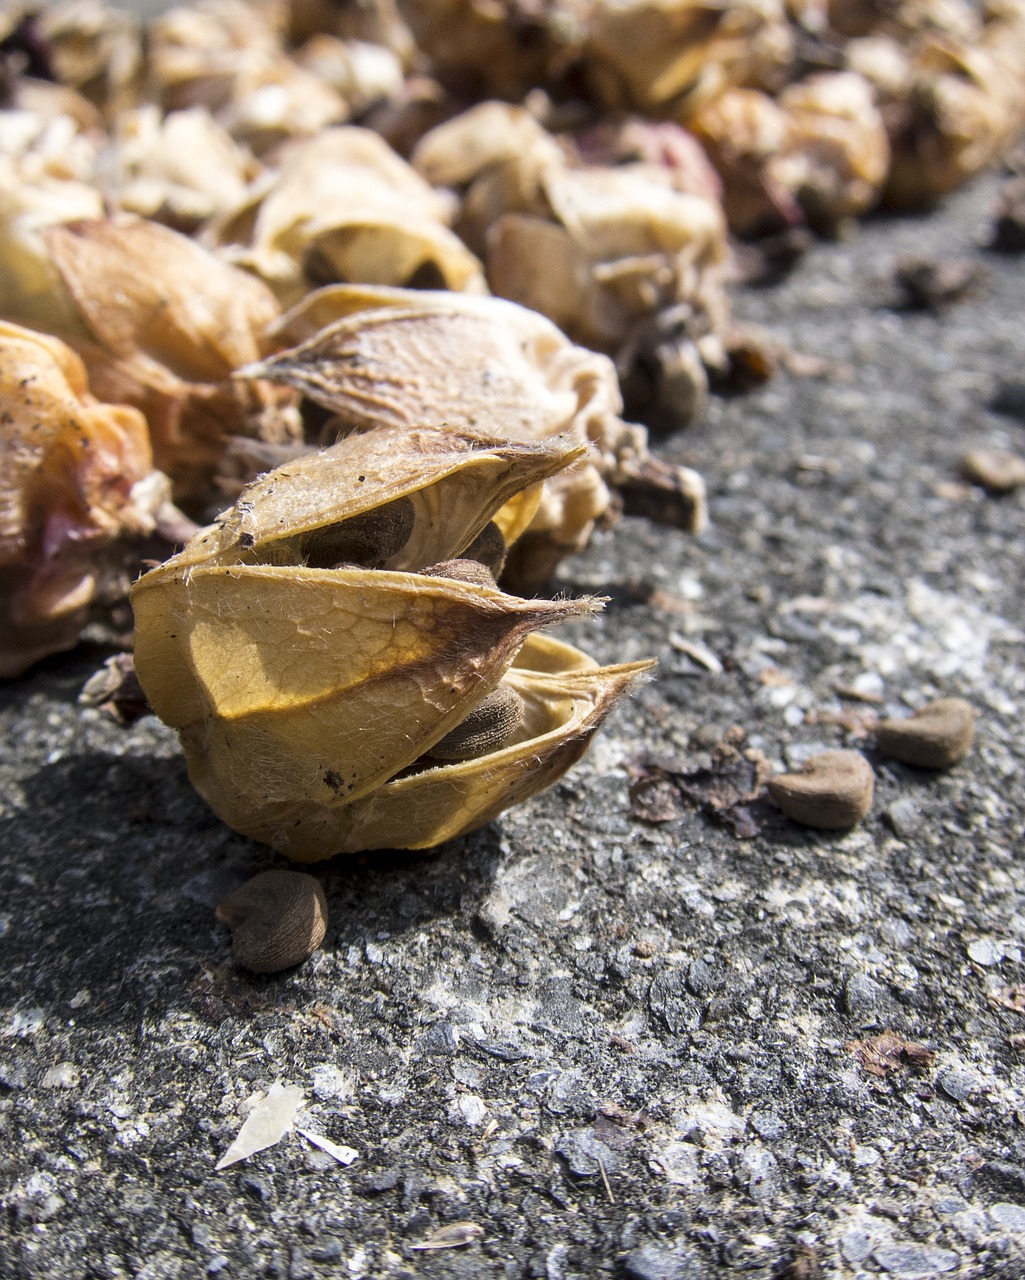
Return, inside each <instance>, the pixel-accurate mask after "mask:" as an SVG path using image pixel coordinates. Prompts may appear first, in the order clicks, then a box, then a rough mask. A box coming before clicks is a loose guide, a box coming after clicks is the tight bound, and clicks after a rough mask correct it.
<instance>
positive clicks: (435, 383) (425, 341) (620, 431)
mask: <svg viewBox="0 0 1025 1280" xmlns="http://www.w3.org/2000/svg"><path fill="white" fill-rule="evenodd" d="M274 332H275V335H276V336H279V337H280V338H282V339H284V340H292V341H297V340H298V341H299V343H300V345H299V346H298V347H295V348H293V349H291V350H288V351H284V352H281V353H280V354H279V355H277V356H275V357H272V358H271V359H269V360H267V361H264V362H262V363H260V364H258V365H256V366H254V367H253V368H252V369H251V370H243V372H244V373H252V374H253V376H256V377H262V378H270V379H275V380H277V379H280V380H281V381H283V382H285V383H287V384H288V385H290V386H294V387H296V388H298V389H299V390H300V391H302V392H303V393H304V394H306V395H308V396H310V397H311V398H312V399H314V400H316V401H317V402H318V403H319V404H321V405H323V406H324V407H326V408H328V409H331V410H332V411H333V412H335V413H336V414H338V417H339V420H340V426H341V429H343V430H349V431H351V430H365V429H367V428H370V427H373V426H376V425H379V424H396V425H397V424H402V423H409V424H413V423H416V422H435V423H437V422H448V423H449V424H451V425H453V426H460V427H466V428H469V429H476V427H477V425H478V424H480V423H482V422H486V423H493V424H496V425H497V426H498V427H499V428H500V429H501V431H502V433H503V434H504V435H506V436H508V437H509V438H510V439H514V440H543V439H546V438H549V437H551V436H554V435H557V434H560V433H563V432H570V433H571V434H572V435H573V437H574V438H575V439H576V440H577V441H578V442H579V443H581V444H584V443H589V444H591V445H592V446H593V447H594V450H595V453H594V455H593V457H592V458H588V459H582V460H581V461H580V462H578V463H577V464H576V466H574V467H572V468H567V469H566V470H564V471H562V472H560V473H559V474H558V475H555V476H553V477H552V478H551V479H550V480H549V481H548V482H547V483H546V485H545V489H544V494H543V496H542V499H541V503H540V506H539V507H538V508H537V510H536V511H535V513H534V516H533V519H532V521H531V522H530V530H529V533H528V534H527V536H526V537H525V538H524V539H523V541H522V543H521V544H520V546H519V547H518V548H514V549H513V553H512V559H513V561H514V562H515V568H516V574H517V577H516V581H517V583H518V585H520V586H521V587H536V586H539V585H541V584H543V583H544V582H545V581H546V580H547V578H548V576H549V575H550V574H551V572H552V570H553V569H554V567H555V565H556V564H557V563H558V561H559V559H560V558H561V557H562V556H565V555H567V554H569V553H571V552H573V551H575V550H577V549H579V548H580V547H581V546H583V545H584V543H585V542H586V541H587V538H588V537H589V536H590V533H591V530H592V529H593V527H594V524H595V521H596V520H598V519H600V518H601V517H602V516H603V515H605V513H606V512H607V511H608V510H609V507H610V501H611V499H610V493H609V486H610V485H611V486H616V485H619V484H626V483H630V482H633V481H635V480H636V479H638V478H640V477H642V476H643V475H646V474H647V469H648V468H649V466H650V465H651V464H652V460H651V459H650V458H649V455H648V452H647V437H646V433H645V431H644V429H643V428H642V427H638V426H634V425H632V424H630V423H625V422H624V421H623V419H622V418H621V417H620V410H621V401H620V397H619V388H618V385H617V382H616V374H615V370H614V368H613V367H612V365H611V363H610V362H609V360H608V359H607V358H606V357H605V356H602V355H600V354H597V353H594V352H590V351H585V350H584V349H582V348H581V347H577V346H574V345H573V344H572V343H570V342H569V341H568V340H567V339H566V338H565V337H564V336H563V335H562V334H561V333H560V332H559V331H558V329H556V328H555V326H554V325H552V324H551V323H550V322H549V321H548V320H546V319H545V318H544V317H543V316H540V315H538V314H536V313H535V312H532V311H529V310H527V309H526V308H523V307H519V306H516V305H515V304H513V303H510V302H506V301H503V300H501V299H498V298H478V297H472V296H468V295H456V294H444V293H434V292H431V291H412V290H398V289H372V288H369V287H357V286H335V287H334V288H328V289H323V290H320V291H318V292H317V293H314V294H311V295H310V297H309V298H307V299H306V300H305V301H304V302H303V303H301V304H300V305H299V306H298V307H296V308H294V309H293V310H292V311H291V312H289V313H288V314H287V315H286V316H284V317H283V318H282V321H281V322H280V324H279V325H278V326H277V327H276V329H275V331H274ZM663 478H664V481H665V487H666V489H667V491H668V490H669V489H672V490H673V491H674V492H675V493H676V495H677V499H678V500H677V502H676V505H675V507H674V506H673V503H672V501H670V499H669V495H668V492H667V500H666V504H665V508H664V509H665V511H666V512H667V516H666V518H667V520H672V521H674V522H676V523H678V524H681V525H682V526H683V527H689V528H691V529H694V528H699V527H700V525H701V521H702V519H703V510H704V508H703V490H702V488H701V484H700V478H699V477H697V476H695V474H694V473H693V472H689V471H686V470H685V469H682V468H667V469H666V474H665V476H664V477H663Z"/></svg>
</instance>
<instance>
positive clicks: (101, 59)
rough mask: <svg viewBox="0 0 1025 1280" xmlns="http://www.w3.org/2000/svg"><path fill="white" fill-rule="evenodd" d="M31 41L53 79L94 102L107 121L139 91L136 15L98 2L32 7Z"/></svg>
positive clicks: (83, 0)
mask: <svg viewBox="0 0 1025 1280" xmlns="http://www.w3.org/2000/svg"><path fill="white" fill-rule="evenodd" d="M32 9H33V11H34V12H35V14H36V15H37V17H36V19H35V21H36V23H37V27H36V37H37V39H38V40H39V42H40V44H41V46H42V47H43V48H45V50H46V57H47V61H48V62H49V69H50V72H51V74H52V76H53V77H54V79H55V80H57V81H59V82H60V83H61V84H63V85H67V86H68V87H69V88H71V89H74V90H76V91H77V92H78V93H80V94H82V96H83V97H85V98H87V99H88V100H89V101H90V102H92V103H94V104H95V105H96V106H97V107H99V109H100V110H101V111H102V112H103V114H104V116H105V117H106V118H107V119H108V120H113V119H115V118H116V116H117V115H118V113H119V112H121V111H125V110H127V109H128V108H129V107H132V106H134V105H135V104H136V103H137V102H138V100H139V96H140V94H141V92H142V82H143V54H142V26H141V23H140V21H139V19H138V17H137V16H135V15H134V14H131V13H127V12H125V11H124V10H123V9H119V8H115V7H114V6H113V5H106V4H101V3H97V0H63V2H62V3H58V4H44V5H33V6H32Z"/></svg>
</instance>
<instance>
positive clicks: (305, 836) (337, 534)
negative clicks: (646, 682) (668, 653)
mask: <svg viewBox="0 0 1025 1280" xmlns="http://www.w3.org/2000/svg"><path fill="white" fill-rule="evenodd" d="M582 453H583V447H582V446H581V445H579V444H577V443H574V442H572V441H567V440H566V439H565V438H559V437H556V438H554V439H550V440H545V441H541V442H538V443H510V442H509V441H507V440H496V439H492V438H488V437H483V436H478V435H475V434H472V433H470V432H465V431H452V430H445V429H433V430H432V429H426V428H423V429H411V428H390V429H383V430H378V431H371V432H368V433H366V434H364V435H360V436H354V437H351V438H349V439H347V440H345V441H343V442H342V443H341V444H339V445H336V446H335V447H334V448H333V449H329V450H326V451H325V452H324V453H322V454H318V455H315V456H313V457H310V458H307V459H302V460H300V461H298V462H296V463H293V464H290V465H288V466H285V467H282V468H279V469H278V470H277V471H274V472H271V473H270V474H268V475H267V476H264V477H263V478H262V479H260V480H258V481H256V482H255V483H254V484H252V485H250V486H249V487H248V488H247V489H246V490H245V491H244V493H243V495H242V498H241V500H240V501H239V503H238V504H237V505H236V506H235V507H234V508H233V509H232V510H230V511H229V512H227V513H226V514H225V515H224V516H223V517H222V518H221V519H220V520H219V521H218V523H217V524H215V525H213V526H211V527H209V528H208V529H205V530H203V531H202V532H201V533H199V534H198V535H197V536H196V537H195V538H194V539H193V540H192V541H191V542H190V543H189V544H188V546H187V547H186V548H185V550H184V551H183V552H181V553H180V554H179V555H178V556H176V557H174V558H173V559H172V560H170V561H168V562H167V563H166V564H163V565H161V566H159V567H158V568H157V569H154V570H152V571H151V572H149V573H148V574H146V575H145V576H144V577H143V578H142V579H140V581H139V582H138V584H137V585H136V587H135V590H134V592H133V605H134V608H135V614H136V669H137V671H138V675H139V679H140V681H141V683H142V686H143V688H144V690H145V692H146V694H147V696H148V698H149V700H150V704H151V706H152V707H153V709H154V711H155V712H156V713H157V714H158V715H159V716H160V717H161V718H162V719H163V720H165V721H166V722H167V723H168V724H170V725H171V726H172V727H174V728H175V729H177V730H178V732H179V735H180V737H181V741H182V745H183V747H184V750H185V753H186V756H187V759H188V763H189V771H190V776H191V777H192V780H193V782H194V784H195V785H196V786H197V788H198V789H199V790H200V792H201V793H202V794H203V795H204V796H205V797H206V799H207V800H208V801H209V803H210V804H211V806H212V807H213V808H214V809H215V811H216V812H217V813H218V814H219V815H220V816H221V817H222V818H223V819H224V820H225V821H226V822H228V823H229V824H230V825H231V826H233V827H234V828H235V829H236V830H238V831H241V832H244V833H245V834H247V835H250V836H253V837H255V838H256V839H259V840H263V841H265V842H266V843H268V844H270V845H272V846H273V847H274V848H276V849H278V850H280V851H281V852H283V853H286V854H288V855H289V856H290V857H293V858H299V859H302V860H315V859H319V858H325V857H330V856H331V855H333V854H335V853H340V852H352V851H356V850H359V849H372V848H387V847H401V848H423V847H427V846H429V845H433V844H437V843H439V842H440V841H442V840H446V839H450V838H452V837H454V836H457V835H460V834H462V833H464V832H466V831H470V830H473V829H474V828H476V827H478V826H481V825H483V824H484V823H486V822H488V821H490V820H491V818H493V817H494V816H495V815H496V814H498V813H499V812H501V810H502V809H504V808H506V807H507V806H509V805H510V804H513V803H516V802H517V801H518V800H521V799H523V798H525V797H526V796H528V795H531V794H533V793H534V792H535V791H537V790H540V789H541V788H542V787H544V786H546V785H548V783H550V782H552V781H554V779H555V778H557V777H558V776H559V775H560V774H561V773H563V772H564V771H565V770H566V769H567V768H569V766H570V765H571V764H573V763H574V762H575V761H576V760H577V759H578V758H579V757H580V755H582V754H583V752H584V750H585V749H586V746H587V743H588V741H589V739H590V737H591V735H592V734H593V733H594V732H595V730H596V729H597V727H598V725H599V724H600V722H601V721H602V719H603V718H604V717H605V716H606V714H607V713H608V712H609V711H610V710H611V709H612V707H613V706H614V705H615V703H616V702H617V700H618V699H619V698H620V697H621V696H622V695H623V694H624V693H625V692H626V690H627V688H628V687H629V685H630V684H631V683H632V682H633V680H634V679H635V678H636V677H637V676H638V675H639V673H640V672H642V671H644V670H645V669H647V668H648V667H649V666H650V665H651V664H650V663H646V662H640V663H629V664H624V665H621V666H615V667H604V668H602V667H598V666H597V665H596V664H595V663H594V662H593V661H592V660H591V659H590V658H588V657H587V656H586V655H585V654H583V653H581V652H580V651H579V650H577V649H574V648H572V647H571V646H569V645H566V644H563V643H561V642H559V641H555V640H550V639H546V638H544V637H541V636H537V635H534V634H532V633H533V632H535V631H536V630H537V629H538V628H539V627H544V626H547V625H549V624H551V623H553V622H559V621H563V620H565V619H567V618H571V617H575V616H580V615H583V614H588V613H591V612H593V611H594V610H595V609H596V608H598V607H599V604H598V602H597V601H594V600H586V599H585V600H558V601H554V600H521V599H518V598H516V597H514V596H510V595H507V594H505V593H504V592H502V591H500V590H499V589H498V588H497V587H496V586H495V585H494V579H493V576H492V573H493V568H500V566H501V558H502V554H503V553H504V549H505V547H506V546H507V545H509V544H511V543H513V542H514V541H515V539H516V538H517V537H518V536H519V534H520V533H521V532H522V531H523V530H524V529H525V528H526V527H527V526H528V525H529V524H530V522H531V520H532V519H533V516H534V513H535V509H536V507H537V504H538V502H539V500H540V491H541V486H542V484H543V482H544V481H545V480H546V479H547V478H548V477H549V476H552V475H554V474H555V473H557V472H558V471H560V470H561V469H562V468H565V467H566V466H568V465H570V464H571V463H573V462H574V461H575V460H576V459H577V458H579V457H580V455H581V454H582ZM475 554H480V555H481V556H482V557H483V560H484V562H481V561H475V560H474V558H473V557H474V555H475ZM485 562H486V563H485Z"/></svg>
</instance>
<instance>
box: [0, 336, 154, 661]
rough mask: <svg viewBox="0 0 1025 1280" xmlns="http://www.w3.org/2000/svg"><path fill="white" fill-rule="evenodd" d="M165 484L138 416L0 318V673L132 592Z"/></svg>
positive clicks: (48, 340) (47, 649) (64, 354)
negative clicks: (98, 393) (133, 551)
mask: <svg viewBox="0 0 1025 1280" xmlns="http://www.w3.org/2000/svg"><path fill="white" fill-rule="evenodd" d="M169 488H170V487H169V485H168V483H167V480H166V478H165V477H164V476H162V475H160V474H159V473H158V472H155V471H154V470H153V462H152V455H151V452H150V446H149V439H148V436H147V431H146V423H145V420H144V419H143V417H142V415H141V414H140V413H138V412H137V411H136V410H135V409H131V408H128V407H127V406H124V405H111V404H102V403H100V402H99V401H98V400H97V399H96V398H95V397H94V396H93V395H91V394H90V391H89V387H88V383H87V381H86V374H85V369H84V367H83V365H82V362H81V360H80V359H79V358H78V356H76V355H75V353H74V352H73V351H72V350H70V348H68V347H67V346H66V345H65V344H64V343H63V342H61V341H60V340H59V339H57V338H54V337H51V336H49V335H46V334H40V333H35V332H33V331H32V330H29V329H23V328H21V327H20V326H18V325H13V324H5V323H2V322H0V676H13V675H18V674H20V673H21V672H22V671H24V670H25V669H26V668H27V667H28V666H30V665H31V664H32V663H33V662H35V661H37V660H38V659H39V658H42V657H45V656H46V655H47V654H50V653H55V652H58V651H60V650H62V649H68V648H71V647H72V646H73V645H74V644H75V643H76V642H77V640H78V637H79V634H80V633H81V631H82V628H83V627H84V626H85V625H86V623H87V622H88V621H89V619H90V614H91V610H92V609H93V608H94V606H97V605H99V604H102V603H106V602H108V601H107V597H109V596H112V595H115V594H117V595H123V594H124V592H125V591H127V586H128V582H127V573H126V572H125V570H124V564H123V561H124V560H125V559H127V558H128V557H127V555H126V553H124V552H123V550H122V549H123V547H125V546H126V545H128V544H130V543H131V542H132V540H133V539H139V538H141V537H143V536H144V535H146V534H149V533H150V532H152V530H153V528H154V525H155V521H156V515H157V512H158V511H159V510H160V508H161V507H162V506H163V504H164V503H165V502H166V501H167V500H168V497H169Z"/></svg>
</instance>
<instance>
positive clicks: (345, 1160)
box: [296, 1128, 359, 1166]
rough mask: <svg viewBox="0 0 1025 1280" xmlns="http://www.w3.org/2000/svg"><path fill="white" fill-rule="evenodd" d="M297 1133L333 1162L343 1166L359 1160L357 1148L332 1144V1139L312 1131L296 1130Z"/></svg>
mask: <svg viewBox="0 0 1025 1280" xmlns="http://www.w3.org/2000/svg"><path fill="white" fill-rule="evenodd" d="M296 1133H301V1134H302V1136H303V1137H304V1138H305V1139H306V1141H307V1142H309V1143H311V1144H312V1145H313V1146H315V1147H317V1148H318V1149H319V1150H320V1151H325V1152H327V1154H328V1155H329V1156H330V1157H331V1159H332V1160H336V1161H337V1162H338V1163H339V1164H341V1165H346V1166H347V1165H350V1164H352V1162H353V1161H354V1160H358V1159H359V1152H358V1151H357V1150H356V1149H355V1147H345V1146H341V1145H340V1144H339V1143H337V1142H332V1141H331V1139H330V1138H325V1137H324V1135H323V1134H322V1133H314V1132H313V1131H312V1130H310V1129H299V1128H297V1129H296Z"/></svg>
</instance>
